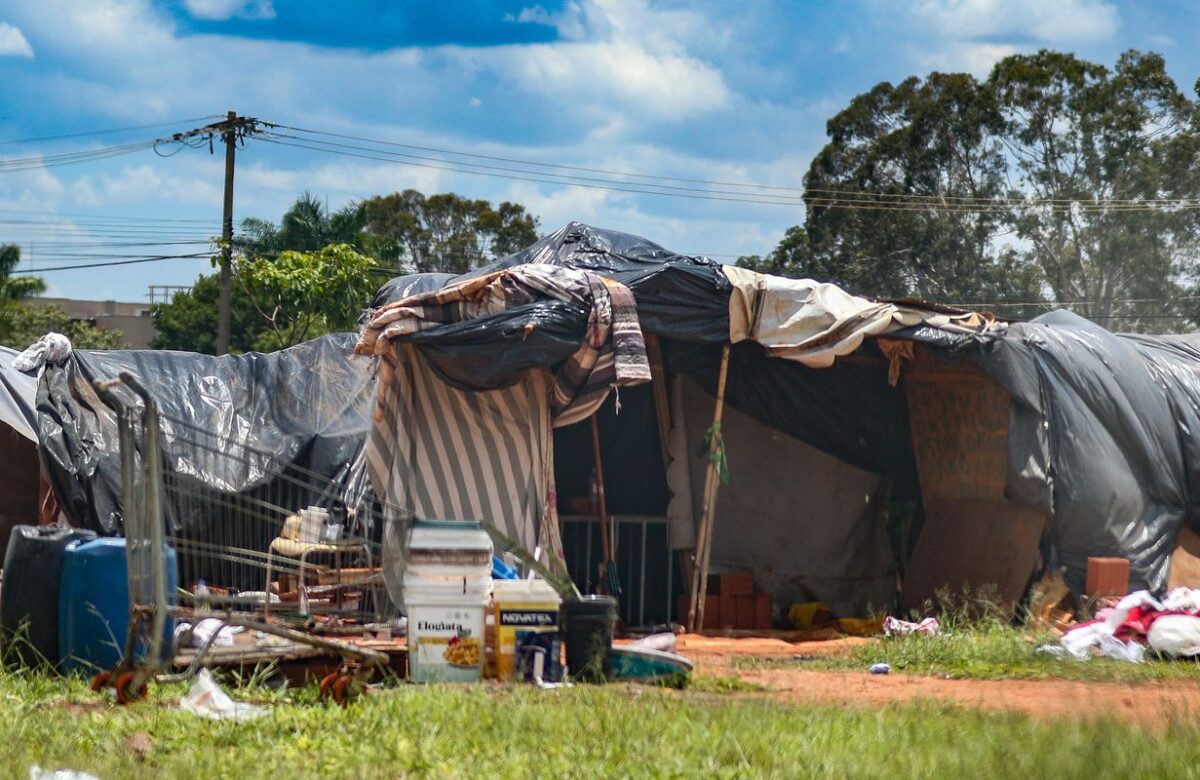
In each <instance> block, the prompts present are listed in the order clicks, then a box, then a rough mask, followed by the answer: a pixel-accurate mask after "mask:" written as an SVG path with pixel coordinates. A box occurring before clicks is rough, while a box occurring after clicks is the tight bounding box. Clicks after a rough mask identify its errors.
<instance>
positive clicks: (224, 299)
mask: <svg viewBox="0 0 1200 780" xmlns="http://www.w3.org/2000/svg"><path fill="white" fill-rule="evenodd" d="M237 121H238V115H237V113H236V112H234V111H230V112H229V118H228V119H227V120H226V121H225V123H224V124H225V129H224V130H222V131H221V140H222V141H223V142H224V143H225V200H224V204H223V209H222V211H221V272H220V284H221V287H220V290H219V292H218V296H217V354H218V355H225V354H228V353H229V334H230V325H229V323H230V313H229V312H230V280H231V279H232V272H231V270H230V268H231V267H232V264H233V163H234V154H235V150H236V149H237V129H236V125H237Z"/></svg>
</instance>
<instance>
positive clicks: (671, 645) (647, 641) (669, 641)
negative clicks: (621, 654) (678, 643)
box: [633, 632, 675, 653]
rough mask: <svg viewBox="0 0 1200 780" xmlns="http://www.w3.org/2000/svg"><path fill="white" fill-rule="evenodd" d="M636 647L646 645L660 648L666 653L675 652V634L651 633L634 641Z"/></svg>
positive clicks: (654, 648) (656, 648)
mask: <svg viewBox="0 0 1200 780" xmlns="http://www.w3.org/2000/svg"><path fill="white" fill-rule="evenodd" d="M633 644H634V645H635V646H636V647H646V648H649V649H651V650H660V651H662V652H664V653H673V652H675V635H674V634H672V633H670V632H664V633H661V634H650V635H648V636H644V637H642V638H641V639H639V640H637V641H636V642H634V643H633Z"/></svg>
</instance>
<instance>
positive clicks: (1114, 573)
mask: <svg viewBox="0 0 1200 780" xmlns="http://www.w3.org/2000/svg"><path fill="white" fill-rule="evenodd" d="M1084 592H1085V593H1087V595H1089V596H1102V597H1105V596H1124V595H1125V594H1126V593H1128V592H1129V561H1127V560H1125V559H1124V558H1088V566H1087V584H1086V585H1085V586H1084Z"/></svg>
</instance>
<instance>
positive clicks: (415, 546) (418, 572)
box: [404, 521, 492, 682]
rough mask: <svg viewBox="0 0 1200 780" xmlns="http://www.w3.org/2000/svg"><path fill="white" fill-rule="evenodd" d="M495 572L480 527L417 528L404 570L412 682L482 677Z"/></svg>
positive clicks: (436, 524) (463, 524) (427, 525)
mask: <svg viewBox="0 0 1200 780" xmlns="http://www.w3.org/2000/svg"><path fill="white" fill-rule="evenodd" d="M491 572H492V540H491V538H490V537H489V536H488V535H487V532H486V531H484V530H483V529H481V528H480V527H479V525H478V524H477V523H469V522H450V521H448V522H420V521H418V522H416V523H414V525H413V529H412V534H411V536H410V537H409V545H408V551H407V556H406V561H405V569H404V607H405V610H406V612H407V613H408V663H409V677H410V678H411V679H412V680H413V681H415V682H473V681H475V680H479V679H480V678H481V677H482V675H483V654H484V637H483V625H484V612H485V611H486V609H487V605H488V602H489V601H490V600H491V596H492V578H491Z"/></svg>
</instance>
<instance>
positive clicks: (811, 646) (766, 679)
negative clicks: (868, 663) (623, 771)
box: [676, 634, 1200, 729]
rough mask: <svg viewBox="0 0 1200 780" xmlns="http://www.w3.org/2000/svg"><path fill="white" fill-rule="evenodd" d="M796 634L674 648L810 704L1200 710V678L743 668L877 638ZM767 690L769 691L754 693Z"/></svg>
mask: <svg viewBox="0 0 1200 780" xmlns="http://www.w3.org/2000/svg"><path fill="white" fill-rule="evenodd" d="M790 639H793V637H790V636H789V637H787V638H780V637H778V636H775V637H772V636H767V637H718V636H701V635H697V634H684V635H681V636H679V637H677V639H676V648H677V651H678V652H679V653H680V654H682V655H684V656H686V657H688V658H690V659H692V660H693V661H695V662H696V667H697V671H698V672H700V673H702V674H716V675H722V676H733V677H737V678H738V679H741V680H744V681H746V682H748V683H753V684H755V685H758V686H761V687H762V688H764V689H765V690H766V694H765V695H767V696H772V697H778V698H780V699H783V700H786V701H794V702H804V703H812V704H831V703H835V704H843V705H846V706H852V707H863V708H876V707H882V706H886V705H889V704H894V703H903V702H912V701H917V700H933V701H938V702H945V703H948V704H955V705H959V706H964V707H973V708H977V709H981V710H988V711H1013V712H1019V713H1023V714H1026V715H1030V716H1032V717H1036V718H1043V719H1058V718H1068V719H1081V720H1087V719H1094V718H1097V717H1101V716H1103V717H1116V718H1120V719H1121V720H1124V721H1126V722H1129V723H1135V724H1138V725H1142V726H1146V727H1148V728H1154V729H1160V728H1164V727H1165V726H1166V725H1167V724H1169V723H1170V722H1171V721H1172V720H1182V719H1189V718H1190V719H1194V718H1195V717H1196V716H1198V715H1200V683H1194V682H1186V681H1172V682H1169V683H1138V684H1125V683H1098V682H1081V681H1074V680H948V679H942V678H938V677H918V676H915V675H908V674H890V675H872V674H869V673H868V672H867V670H865V669H864V670H863V671H862V672H845V671H823V670H806V669H791V668H784V669H771V668H768V669H738V668H735V667H734V666H733V663H732V661H733V659H734V658H737V657H743V658H744V657H762V658H788V657H793V656H796V655H807V656H818V655H825V654H835V653H843V652H847V651H848V650H849V649H850V648H852V647H854V646H856V645H862V644H867V643H870V642H873V641H875V640H872V639H863V638H858V637H844V638H839V639H831V640H825V641H820V640H816V641H813V640H809V641H804V640H803V639H801V640H798V641H789V640H790ZM752 695H764V694H752Z"/></svg>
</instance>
